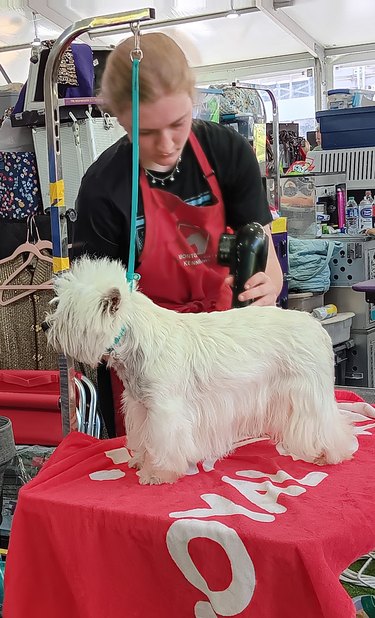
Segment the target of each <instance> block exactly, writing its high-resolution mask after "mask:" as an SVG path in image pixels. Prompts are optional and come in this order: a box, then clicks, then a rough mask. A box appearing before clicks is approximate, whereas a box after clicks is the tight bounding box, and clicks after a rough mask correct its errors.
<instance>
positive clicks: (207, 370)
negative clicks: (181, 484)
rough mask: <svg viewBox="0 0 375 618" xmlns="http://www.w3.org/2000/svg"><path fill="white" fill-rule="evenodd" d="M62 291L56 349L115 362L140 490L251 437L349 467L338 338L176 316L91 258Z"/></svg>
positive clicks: (267, 324)
mask: <svg viewBox="0 0 375 618" xmlns="http://www.w3.org/2000/svg"><path fill="white" fill-rule="evenodd" d="M55 291H56V294H57V298H56V299H54V300H53V301H52V303H55V304H56V307H55V311H54V313H51V314H50V315H48V316H47V322H48V323H49V326H50V328H49V330H48V331H47V335H48V339H49V342H50V343H51V344H52V345H53V346H54V348H55V349H57V350H58V351H61V352H63V353H64V354H65V355H68V356H72V357H73V358H75V359H77V360H78V361H80V362H82V363H87V364H89V365H91V366H93V367H95V366H97V365H98V364H99V363H100V362H101V360H102V358H103V356H106V355H107V356H109V361H108V362H109V365H110V366H112V367H114V369H115V370H116V372H117V374H118V376H119V377H120V379H121V381H122V382H123V384H124V397H123V410H124V414H125V426H126V432H127V445H128V447H129V449H130V450H131V451H133V453H134V457H133V459H132V460H131V462H130V465H133V466H136V467H138V468H139V472H138V475H139V478H140V483H142V484H147V483H150V484H153V483H164V482H174V481H175V480H176V479H177V478H178V477H180V476H182V475H184V474H185V473H186V471H187V470H188V467H189V464H190V463H197V462H199V461H202V460H204V459H219V458H222V457H224V456H225V455H227V454H228V453H229V452H230V451H231V450H233V448H234V447H233V445H234V444H235V442H237V441H238V440H240V439H242V438H244V437H249V436H250V437H255V436H262V435H268V436H270V437H271V439H272V440H274V441H275V442H281V443H282V445H283V447H284V449H285V450H286V452H287V453H289V454H290V455H293V456H295V457H298V458H300V459H303V460H305V461H309V462H315V463H319V464H337V463H339V462H341V461H343V460H345V459H350V457H351V455H352V452H353V436H354V428H353V426H352V425H351V424H350V422H349V420H348V419H347V417H346V416H345V415H344V414H342V413H341V412H340V411H339V409H338V406H337V404H336V401H335V395H334V359H333V351H332V343H331V339H330V337H329V336H328V334H327V333H326V331H325V330H324V328H323V327H322V326H321V324H320V323H319V322H318V321H317V320H315V319H314V318H313V317H311V316H310V315H309V314H308V313H304V312H299V311H288V310H284V309H279V308H276V307H258V306H249V307H245V308H241V309H231V310H229V311H224V312H214V313H199V314H189V313H176V312H174V311H170V310H167V309H163V308H161V307H158V306H157V305H155V304H154V303H153V302H152V301H151V300H150V299H149V298H147V297H146V296H144V295H143V294H142V293H141V292H139V291H137V290H136V289H134V290H133V291H131V290H130V289H129V286H128V283H127V282H126V280H125V273H124V268H123V266H122V265H121V264H120V263H118V262H114V261H110V260H108V259H98V260H93V259H89V258H87V257H84V258H81V259H80V260H79V261H77V262H75V263H74V264H73V267H72V269H71V270H70V271H68V272H66V273H64V274H62V275H61V276H59V277H58V278H57V279H56V281H55Z"/></svg>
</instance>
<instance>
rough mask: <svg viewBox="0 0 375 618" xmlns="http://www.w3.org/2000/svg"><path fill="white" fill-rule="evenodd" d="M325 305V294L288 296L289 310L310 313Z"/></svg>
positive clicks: (310, 293) (302, 293)
mask: <svg viewBox="0 0 375 618" xmlns="http://www.w3.org/2000/svg"><path fill="white" fill-rule="evenodd" d="M323 305H324V294H313V293H312V292H301V293H295V294H293V293H291V294H289V295H288V309H296V310H297V311H308V312H309V313H311V311H312V310H313V309H316V308H317V307H322V306H323Z"/></svg>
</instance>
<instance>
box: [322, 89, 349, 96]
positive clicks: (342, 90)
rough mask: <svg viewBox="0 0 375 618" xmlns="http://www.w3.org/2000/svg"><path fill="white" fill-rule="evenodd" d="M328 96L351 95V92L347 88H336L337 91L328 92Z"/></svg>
mask: <svg viewBox="0 0 375 618" xmlns="http://www.w3.org/2000/svg"><path fill="white" fill-rule="evenodd" d="M327 94H328V96H329V95H330V94H352V91H351V90H349V88H337V90H328V92H327Z"/></svg>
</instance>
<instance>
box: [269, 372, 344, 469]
mask: <svg viewBox="0 0 375 618" xmlns="http://www.w3.org/2000/svg"><path fill="white" fill-rule="evenodd" d="M284 397H285V399H286V393H284ZM280 434H281V435H280V438H281V440H282V443H283V446H284V448H285V449H286V451H287V452H288V453H289V454H290V455H294V456H296V457H298V458H300V459H303V460H305V461H311V462H314V463H318V464H337V463H340V462H342V461H345V460H347V459H350V458H351V457H352V455H353V451H354V448H355V447H354V444H355V438H354V428H353V426H352V425H351V423H350V422H349V420H348V419H347V418H346V417H345V415H343V414H342V413H341V412H340V411H339V409H338V406H337V403H336V401H335V397H334V389H333V384H331V383H330V381H329V376H319V377H318V376H312V375H310V376H308V377H307V378H305V379H304V380H302V379H301V378H300V379H299V380H298V381H297V380H296V381H295V382H294V384H293V385H291V387H290V390H289V418H288V420H287V422H286V426H285V427H284V428H283V429H282V428H281V429H280Z"/></svg>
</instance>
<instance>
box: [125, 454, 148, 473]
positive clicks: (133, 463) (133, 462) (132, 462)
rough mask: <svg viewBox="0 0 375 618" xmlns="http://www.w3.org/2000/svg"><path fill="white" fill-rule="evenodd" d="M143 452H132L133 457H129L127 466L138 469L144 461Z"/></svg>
mask: <svg viewBox="0 0 375 618" xmlns="http://www.w3.org/2000/svg"><path fill="white" fill-rule="evenodd" d="M144 459H145V456H144V453H134V455H133V457H131V458H130V459H129V461H128V466H129V468H136V469H137V470H140V469H141V468H142V466H143V463H144Z"/></svg>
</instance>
